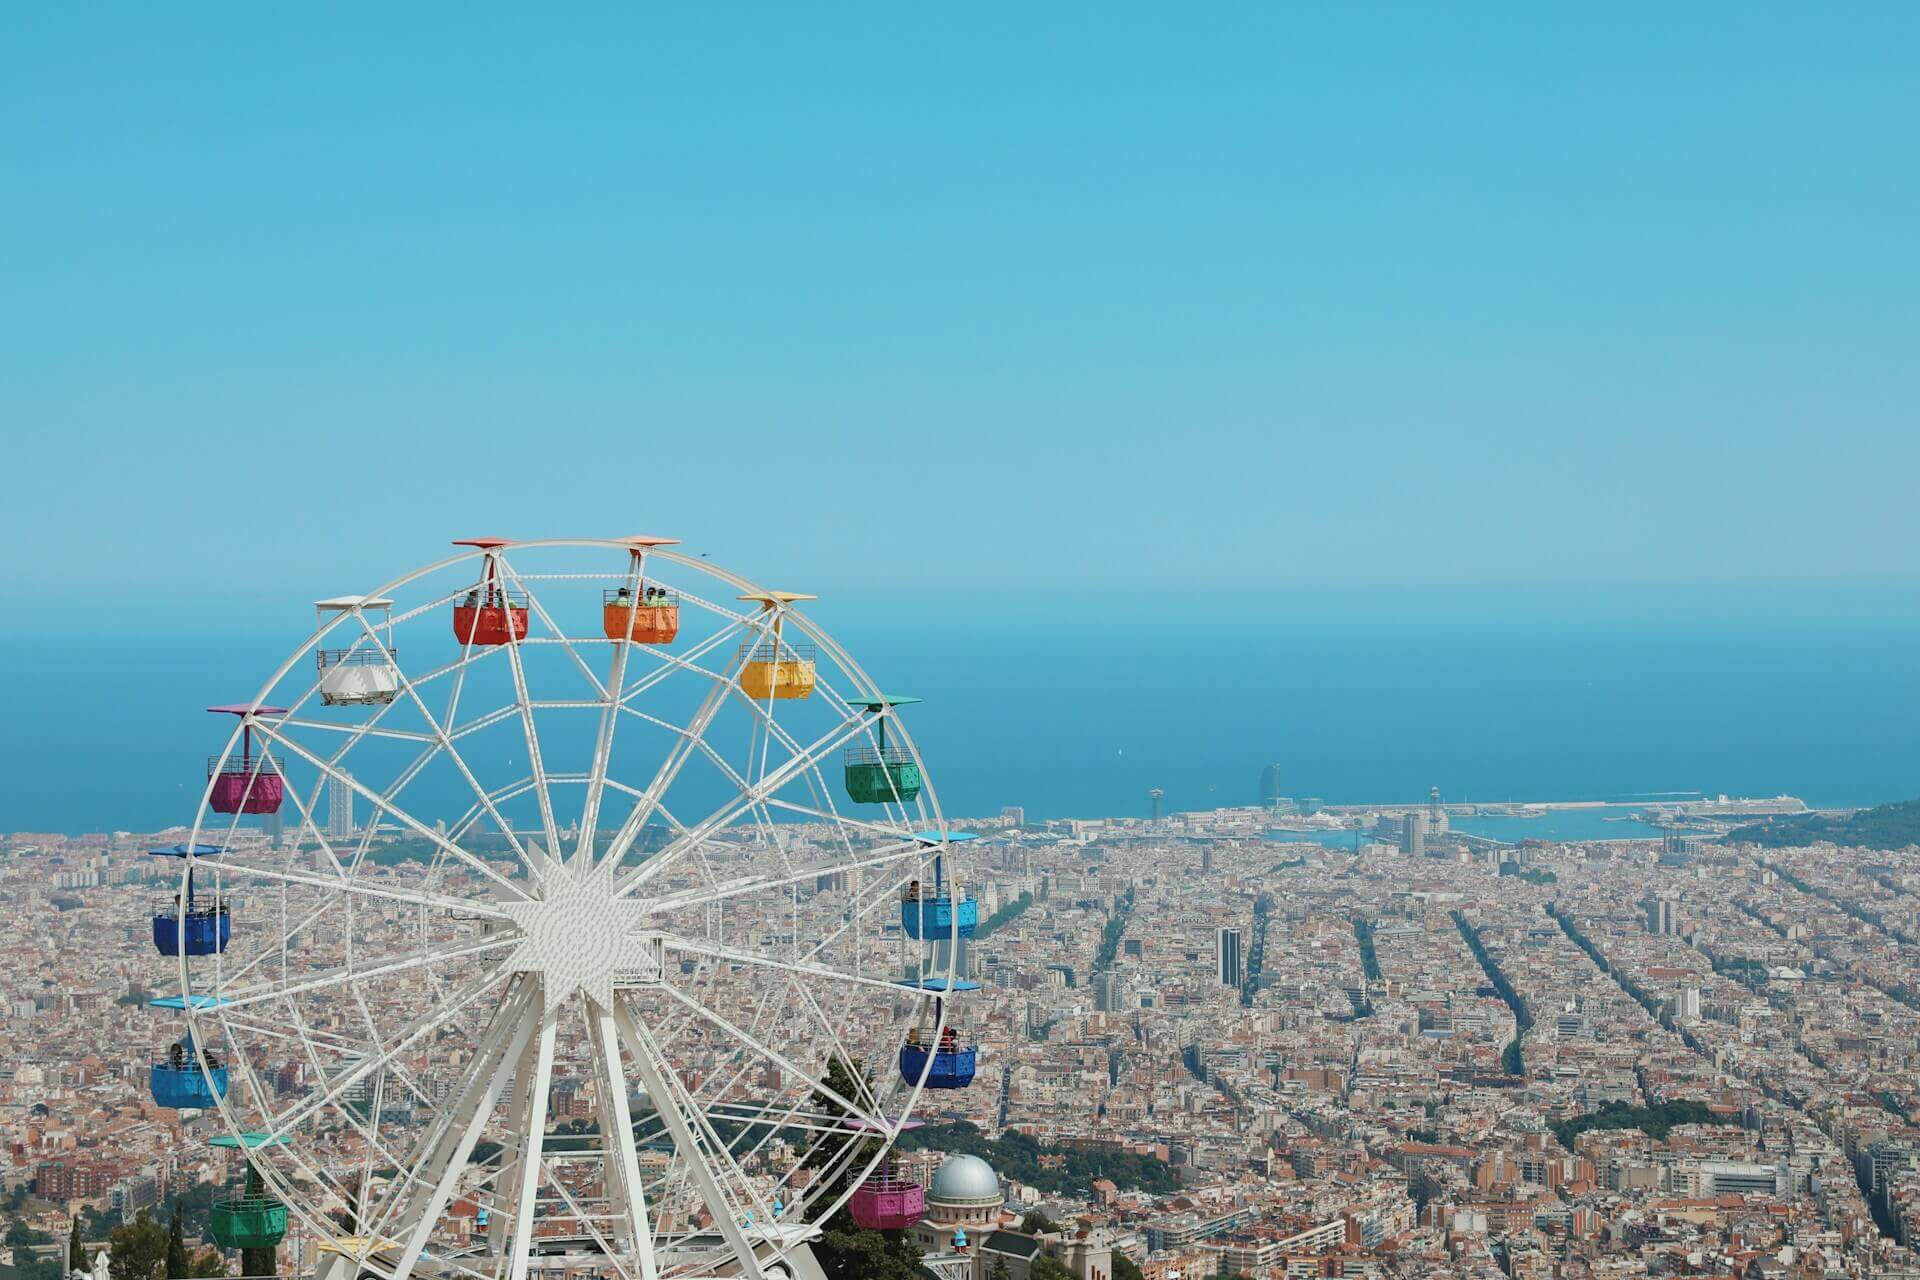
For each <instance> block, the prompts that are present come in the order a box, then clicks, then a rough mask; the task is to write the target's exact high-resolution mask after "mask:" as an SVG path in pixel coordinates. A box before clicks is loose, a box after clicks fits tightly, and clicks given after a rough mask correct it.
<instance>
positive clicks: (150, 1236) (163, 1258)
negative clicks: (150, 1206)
mask: <svg viewBox="0 0 1920 1280" xmlns="http://www.w3.org/2000/svg"><path fill="white" fill-rule="evenodd" d="M107 1248H108V1249H110V1250H112V1258H111V1260H110V1261H109V1262H108V1263H107V1273H108V1274H109V1275H111V1276H112V1277H113V1280H159V1277H161V1276H163V1275H165V1274H166V1265H167V1230H166V1228H165V1227H162V1226H161V1225H160V1224H159V1223H157V1222H155V1221H154V1220H153V1219H152V1218H149V1217H148V1216H147V1211H146V1210H145V1209H142V1210H141V1211H140V1212H139V1213H138V1214H137V1215H136V1216H135V1217H134V1219H133V1221H132V1222H129V1223H126V1224H124V1225H122V1226H118V1227H115V1228H114V1229H113V1230H112V1231H110V1232H108V1233H107Z"/></svg>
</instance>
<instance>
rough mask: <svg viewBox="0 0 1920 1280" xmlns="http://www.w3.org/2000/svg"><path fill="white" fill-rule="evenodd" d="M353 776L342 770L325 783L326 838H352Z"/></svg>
mask: <svg viewBox="0 0 1920 1280" xmlns="http://www.w3.org/2000/svg"><path fill="white" fill-rule="evenodd" d="M352 782H353V775H352V774H350V773H347V772H346V771H344V770H342V771H340V772H339V773H337V774H335V776H334V777H333V778H331V779H329V780H328V782H327V838H328V839H330V840H351V839H352V838H353V786H352Z"/></svg>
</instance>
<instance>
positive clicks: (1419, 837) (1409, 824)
mask: <svg viewBox="0 0 1920 1280" xmlns="http://www.w3.org/2000/svg"><path fill="white" fill-rule="evenodd" d="M1389 830H1391V828H1389ZM1400 852H1402V853H1404V854H1406V855H1407V856H1408V857H1410V858H1424V857H1426V856H1427V815H1426V814H1424V813H1421V812H1419V811H1418V810H1415V811H1414V812H1413V813H1410V814H1408V815H1407V816H1406V817H1405V818H1404V819H1402V820H1401V826H1400Z"/></svg>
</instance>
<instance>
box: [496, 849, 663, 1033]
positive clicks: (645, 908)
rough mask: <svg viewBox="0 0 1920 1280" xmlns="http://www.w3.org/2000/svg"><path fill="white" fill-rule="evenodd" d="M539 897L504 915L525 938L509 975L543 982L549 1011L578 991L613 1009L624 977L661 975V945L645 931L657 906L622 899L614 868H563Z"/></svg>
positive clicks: (510, 906) (511, 906) (552, 873)
mask: <svg viewBox="0 0 1920 1280" xmlns="http://www.w3.org/2000/svg"><path fill="white" fill-rule="evenodd" d="M538 893H539V896H537V897H534V898H529V899H527V900H525V901H522V902H510V903H506V904H505V905H503V906H502V908H501V910H502V911H503V912H504V913H505V914H506V916H507V917H508V919H510V920H512V921H513V924H514V926H515V928H517V929H518V930H519V932H520V945H519V946H518V947H516V948H515V949H514V952H513V954H512V956H511V957H509V959H508V968H509V969H510V970H511V971H513V972H516V973H529V974H536V975H538V976H539V977H540V979H541V985H542V987H543V988H544V991H545V995H546V1001H547V1004H548V1005H549V1007H551V1006H553V1005H556V1004H559V1003H561V1002H562V1001H564V1000H566V999H567V997H569V996H571V995H572V994H573V993H574V992H575V991H579V992H581V993H582V994H583V995H585V996H586V997H587V998H588V999H590V1000H593V1001H594V1002H596V1003H597V1004H599V1005H600V1006H601V1007H602V1008H608V1007H611V1006H612V1004H613V989H614V986H615V979H616V977H624V976H625V975H629V974H633V973H636V972H639V973H645V972H647V971H649V970H653V969H656V968H657V962H658V957H659V950H660V948H659V940H658V937H657V935H650V934H649V933H648V932H646V931H644V930H643V929H641V927H640V926H641V924H642V923H643V921H644V920H645V918H646V916H647V913H648V912H649V910H650V909H651V908H650V904H648V903H647V902H645V901H643V900H638V899H634V898H620V897H616V896H615V885H614V880H613V875H612V871H611V869H610V868H606V867H591V868H588V867H576V866H572V865H569V864H564V863H562V864H558V865H555V866H553V867H552V868H550V869H549V870H548V872H547V874H546V875H545V876H544V877H543V878H542V880H541V881H540V884H539V888H538ZM621 985H626V984H625V983H624V982H623V983H622V984H621Z"/></svg>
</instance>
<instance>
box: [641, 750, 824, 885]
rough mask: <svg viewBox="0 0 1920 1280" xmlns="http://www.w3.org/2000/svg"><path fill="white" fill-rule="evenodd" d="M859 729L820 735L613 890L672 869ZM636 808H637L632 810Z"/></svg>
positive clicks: (653, 857) (649, 859)
mask: <svg viewBox="0 0 1920 1280" xmlns="http://www.w3.org/2000/svg"><path fill="white" fill-rule="evenodd" d="M858 729H859V722H858V721H851V720H849V721H842V722H841V723H840V724H839V725H837V726H835V727H834V728H833V729H831V730H829V731H828V732H826V733H825V734H823V735H821V736H820V737H819V738H818V739H816V740H815V741H814V743H813V744H812V745H811V746H810V747H809V748H807V749H806V750H805V751H803V752H801V753H799V754H797V755H795V756H793V757H791V758H790V759H788V760H787V761H785V762H784V763H783V764H782V765H781V766H780V767H779V768H778V769H776V770H774V771H773V772H772V773H771V774H768V775H767V776H765V777H763V778H762V779H761V780H760V782H759V783H758V784H757V785H756V786H754V787H753V788H752V789H751V790H749V791H747V792H745V793H744V794H743V796H742V797H740V798H736V800H735V801H733V802H730V803H728V804H725V805H722V806H721V807H720V808H719V809H717V810H715V811H714V812H713V813H711V814H709V815H708V816H707V817H705V818H703V819H701V821H700V822H699V823H698V824H697V825H695V826H693V827H690V828H688V829H687V831H686V833H685V834H684V835H682V836H680V837H679V838H678V839H676V840H674V841H673V842H672V843H670V844H669V845H668V846H667V847H666V848H665V849H662V850H661V851H660V852H659V853H656V854H654V855H653V856H652V857H651V858H648V859H647V860H646V861H645V862H643V863H641V864H640V865H639V866H638V867H636V868H635V869H634V870H633V871H632V872H630V873H629V874H628V875H627V876H626V878H625V879H624V880H622V881H621V883H620V884H619V886H618V887H617V890H616V892H617V894H618V896H621V897H625V896H626V895H628V894H630V893H632V892H633V891H634V890H636V889H638V888H639V887H640V886H641V885H644V884H645V883H646V882H647V881H648V880H651V879H652V878H653V877H654V876H656V875H658V874H660V872H661V871H662V870H663V869H665V868H666V867H668V866H670V865H672V864H673V863H674V862H675V861H676V860H678V859H679V858H680V857H681V856H682V855H684V854H685V853H686V852H687V850H688V849H691V848H694V847H697V846H698V845H699V843H700V842H701V841H702V840H704V839H705V838H706V837H707V836H708V835H710V834H711V833H713V832H715V831H718V830H719V829H720V828H722V827H725V826H728V825H729V824H731V823H732V822H734V821H735V820H736V819H738V818H740V817H741V816H742V815H744V814H748V813H751V812H753V811H754V809H755V808H757V807H758V806H760V805H762V804H764V803H765V802H766V800H767V798H768V797H769V796H771V795H773V794H774V793H775V792H777V791H778V790H779V789H780V788H781V787H784V786H786V785H787V784H788V783H789V782H791V781H793V780H794V778H795V777H797V776H799V774H800V773H802V772H803V771H804V770H807V769H810V768H812V767H813V766H814V765H815V764H817V763H818V762H819V760H820V759H821V757H823V756H826V755H830V754H832V753H833V752H834V751H836V750H838V749H839V748H840V746H841V745H842V744H843V743H845V742H846V741H847V739H848V738H849V737H851V736H852V733H853V732H857V731H858ZM636 807H637V806H636Z"/></svg>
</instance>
